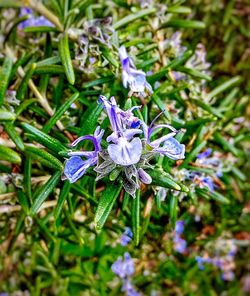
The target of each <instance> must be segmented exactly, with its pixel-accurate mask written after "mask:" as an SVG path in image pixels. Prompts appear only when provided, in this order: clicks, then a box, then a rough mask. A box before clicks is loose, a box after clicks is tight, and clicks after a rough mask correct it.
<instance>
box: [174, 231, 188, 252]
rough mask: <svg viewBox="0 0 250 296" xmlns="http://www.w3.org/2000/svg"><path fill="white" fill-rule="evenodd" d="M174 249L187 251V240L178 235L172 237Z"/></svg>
mask: <svg viewBox="0 0 250 296" xmlns="http://www.w3.org/2000/svg"><path fill="white" fill-rule="evenodd" d="M174 249H175V251H176V252H178V253H181V254H183V253H185V252H186V251H187V242H186V241H185V240H184V239H183V238H181V237H180V236H179V235H176V236H175V237H174Z"/></svg>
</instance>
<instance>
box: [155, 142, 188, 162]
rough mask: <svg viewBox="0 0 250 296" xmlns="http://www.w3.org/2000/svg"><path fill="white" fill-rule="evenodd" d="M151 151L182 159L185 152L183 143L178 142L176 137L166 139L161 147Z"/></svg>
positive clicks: (174, 158)
mask: <svg viewBox="0 0 250 296" xmlns="http://www.w3.org/2000/svg"><path fill="white" fill-rule="evenodd" d="M153 151H155V152H158V153H160V154H163V155H165V156H167V157H169V158H171V159H173V160H177V159H183V158H184V154H185V145H183V144H180V143H179V142H178V141H177V140H176V139H174V138H169V139H167V140H166V141H165V142H164V144H163V147H159V148H155V149H154V150H153Z"/></svg>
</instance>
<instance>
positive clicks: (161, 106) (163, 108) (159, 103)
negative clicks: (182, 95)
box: [152, 93, 171, 122]
mask: <svg viewBox="0 0 250 296" xmlns="http://www.w3.org/2000/svg"><path fill="white" fill-rule="evenodd" d="M152 100H153V101H154V102H155V104H156V105H157V106H158V107H159V109H160V110H161V111H162V112H163V114H164V116H165V117H166V118H167V120H168V121H170V122H171V115H170V113H169V112H168V111H167V110H166V106H165V104H164V103H163V101H162V100H161V99H160V97H158V96H157V94H156V93H153V95H152Z"/></svg>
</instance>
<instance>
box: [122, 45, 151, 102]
mask: <svg viewBox="0 0 250 296" xmlns="http://www.w3.org/2000/svg"><path fill="white" fill-rule="evenodd" d="M119 54H120V60H121V64H122V83H123V86H124V87H125V88H128V87H129V88H130V92H129V96H131V95H132V94H133V93H138V95H139V96H142V97H145V96H146V92H147V93H149V94H152V93H153V90H152V87H151V85H150V84H149V83H148V82H147V80H146V74H145V72H143V71H141V70H137V69H136V67H135V65H134V63H133V61H132V59H131V58H130V57H129V56H128V54H127V51H126V48H125V47H124V46H121V47H120V48H119ZM145 90H146V92H145Z"/></svg>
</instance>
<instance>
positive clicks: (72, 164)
mask: <svg viewBox="0 0 250 296" xmlns="http://www.w3.org/2000/svg"><path fill="white" fill-rule="evenodd" d="M103 134H104V130H100V127H97V128H96V130H95V132H94V136H90V135H87V136H82V137H80V138H78V139H77V140H75V141H74V142H73V143H72V144H71V146H72V147H74V146H76V145H77V144H79V143H80V142H81V141H84V140H90V141H92V142H93V144H94V151H72V152H69V153H68V155H69V156H71V157H70V158H69V159H68V160H67V161H66V164H65V168H64V175H65V176H66V178H67V179H68V180H69V181H70V183H74V182H76V181H77V180H78V179H79V178H81V177H82V176H83V175H84V174H85V172H86V170H87V169H88V168H89V167H91V166H93V165H95V164H96V163H97V158H98V152H99V151H101V141H102V136H103ZM82 157H84V158H85V160H83V159H82Z"/></svg>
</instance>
